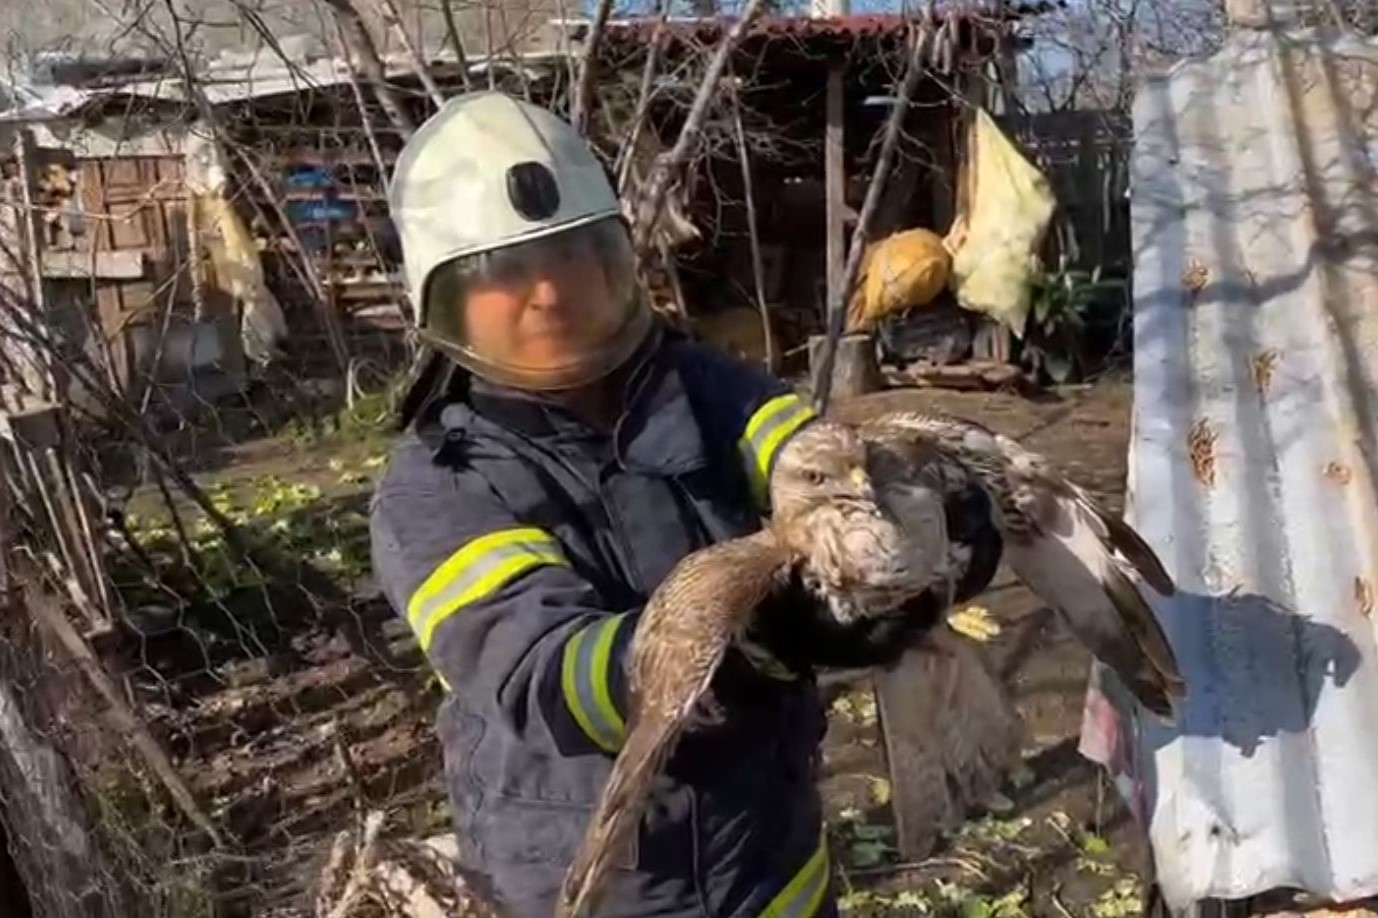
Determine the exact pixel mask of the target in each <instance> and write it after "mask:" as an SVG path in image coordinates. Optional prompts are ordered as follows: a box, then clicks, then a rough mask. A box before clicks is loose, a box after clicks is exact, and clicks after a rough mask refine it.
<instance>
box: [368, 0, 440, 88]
mask: <svg viewBox="0 0 1378 918" xmlns="http://www.w3.org/2000/svg"><path fill="white" fill-rule="evenodd" d="M378 7H379V12H381V13H382V14H383V21H384V22H385V23H387V25H388V28H390V29H392V31H393V34H395V35H396V36H397V40H398V41H399V42H401V43H402V48H403V50H405V51H406V52H407V57H409V58H411V66H412V70H413V71H414V72H415V73H416V78H417V79H418V80H420V81H421V85H422V86H424V87H426V94H427V95H428V96H430V97H431V103H432V104H433V105H435V107H436V108H440V106H442V105H444V104H445V95H444V93H442V92H441V91H440V86H439V84H437V83H436V81H435V77H433V76H431V69H430V68H429V67H427V66H426V56H425V54H423V53H422V50H421V49H419V48H417V47H416V43H415V42H414V41H412V40H411V35H410V34H409V33H408V32H407V27H406V25H405V24H404V23H403V22H402V14H401V13H400V12H398V10H397V4H396V3H394V2H393V0H378Z"/></svg>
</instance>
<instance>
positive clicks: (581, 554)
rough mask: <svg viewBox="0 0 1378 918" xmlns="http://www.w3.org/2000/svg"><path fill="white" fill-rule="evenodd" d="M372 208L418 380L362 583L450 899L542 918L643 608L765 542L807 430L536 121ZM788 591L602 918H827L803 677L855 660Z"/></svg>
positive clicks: (736, 660) (592, 161) (522, 108)
mask: <svg viewBox="0 0 1378 918" xmlns="http://www.w3.org/2000/svg"><path fill="white" fill-rule="evenodd" d="M390 195H391V197H390V203H391V208H392V215H393V219H394V221H395V223H396V225H397V227H398V231H399V233H400V235H401V240H402V248H403V256H404V261H405V271H406V280H407V285H408V290H409V293H410V299H411V303H412V305H413V307H414V310H415V315H414V318H415V323H416V330H417V333H418V335H419V338H420V339H421V341H422V342H423V344H424V347H425V348H426V349H427V351H428V353H429V357H428V358H427V359H426V361H425V368H424V370H423V371H422V372H421V373H420V375H419V377H418V378H417V380H416V381H415V384H414V385H413V387H412V389H411V391H410V392H409V394H408V396H407V398H406V400H405V402H404V407H403V415H404V425H405V426H406V428H407V431H406V433H405V434H404V436H403V437H402V439H401V440H400V442H399V443H398V445H397V446H396V447H395V449H394V451H393V453H392V456H391V458H390V462H389V466H388V469H387V472H386V474H385V475H384V477H383V479H382V481H381V482H380V483H379V485H378V488H377V491H376V493H375V496H374V501H373V505H372V513H371V530H372V539H373V559H374V567H375V571H376V574H377V576H378V579H379V581H380V583H381V585H382V587H383V589H384V591H385V592H386V594H387V596H388V598H389V601H390V602H391V603H392V605H393V606H394V607H395V609H396V610H397V612H398V613H399V614H400V615H403V616H405V618H406V619H407V621H408V622H409V623H410V624H411V626H412V628H413V629H414V631H415V633H416V635H417V636H418V638H419V641H420V644H421V647H422V649H423V650H424V651H425V654H426V656H427V658H428V660H429V662H430V664H431V666H432V667H434V669H435V671H436V673H437V676H438V678H439V680H440V682H441V684H442V685H443V687H444V689H445V693H446V695H445V700H444V702H443V704H442V705H441V708H440V712H439V715H438V723H437V732H438V735H439V740H440V744H441V747H442V749H443V751H444V758H445V767H446V778H447V783H448V789H449V793H450V797H451V802H452V805H453V809H454V820H455V825H456V829H457V836H458V842H459V860H460V870H461V874H462V876H463V877H464V879H465V882H466V885H467V886H468V888H469V889H470V891H472V892H474V893H476V894H478V895H479V896H481V897H482V898H485V899H487V900H489V901H490V902H491V903H492V904H494V905H495V906H496V907H497V908H498V909H500V910H501V911H503V912H504V913H506V914H511V915H516V916H522V918H525V916H533V918H534V916H548V915H550V914H551V913H552V911H553V909H554V905H555V901H556V898H557V893H558V890H559V886H560V881H561V878H562V875H563V872H564V870H565V869H566V867H567V865H568V863H569V860H570V859H571V858H572V856H573V853H574V850H575V848H576V846H577V845H578V843H579V840H580V837H581V835H582V833H583V832H584V829H585V826H586V823H587V820H588V817H589V814H590V812H591V811H592V808H593V806H594V804H595V802H596V801H597V799H598V795H599V792H600V790H601V788H602V786H603V783H604V780H605V779H606V777H607V774H608V770H609V766H610V764H611V762H612V758H613V756H615V755H616V752H617V749H618V744H619V742H620V740H621V738H622V736H623V734H624V731H625V717H626V710H627V702H626V681H625V676H624V673H623V667H622V660H623V658H624V656H625V653H626V650H627V647H628V642H629V639H630V637H631V634H632V631H633V629H634V628H635V626H636V616H637V610H638V609H639V608H640V607H641V606H642V604H644V602H645V601H646V599H647V597H648V596H649V595H650V593H651V592H652V591H653V590H654V589H655V587H656V585H657V584H658V583H659V582H660V580H661V579H662V578H663V577H664V576H665V575H666V573H668V572H669V570H670V568H671V567H672V566H673V565H674V564H675V563H676V562H677V561H678V560H679V559H680V558H682V557H684V555H685V554H687V553H689V552H691V551H693V550H695V549H697V548H700V547H702V546H704V545H706V544H710V543H712V542H714V541H718V540H721V539H726V538H732V537H736V536H740V535H744V534H747V533H749V532H751V531H753V530H755V529H756V528H758V527H759V525H760V517H761V514H762V513H765V512H768V508H767V507H764V506H763V505H762V500H763V495H764V494H765V492H766V488H765V483H766V478H767V476H768V475H769V472H770V469H771V464H772V461H773V459H774V457H775V456H777V455H778V454H779V451H780V448H781V446H782V445H783V444H784V443H785V442H786V441H787V440H788V438H789V437H790V435H791V434H792V433H794V432H795V431H797V430H799V429H800V428H801V427H802V426H803V425H804V424H806V423H808V421H809V420H810V419H811V418H812V417H813V412H812V411H811V410H810V408H809V407H808V405H807V404H806V403H805V402H804V401H802V400H801V399H800V398H799V397H798V396H796V395H795V394H793V392H792V391H791V389H790V388H789V387H788V386H787V385H785V384H783V383H782V382H780V381H779V380H777V379H774V378H772V377H770V376H769V375H766V374H764V373H762V372H760V371H758V370H756V369H753V368H751V367H749V366H747V365H744V364H741V363H738V362H736V361H734V360H732V359H730V358H728V357H727V356H726V355H722V354H719V353H717V352H714V351H711V350H709V349H707V348H705V347H701V346H699V345H697V344H694V343H692V342H690V341H688V340H685V339H684V338H682V337H680V336H678V335H676V334H674V333H672V332H671V331H670V330H669V329H668V328H666V327H664V326H662V325H661V324H660V323H659V322H657V321H656V320H655V319H654V318H653V317H652V314H651V313H650V311H649V310H648V309H647V307H646V305H645V303H644V300H643V298H642V296H641V294H640V291H639V290H638V289H637V284H636V281H635V272H634V269H633V254H632V249H631V245H630V242H629V238H628V233H627V230H626V227H625V225H624V223H623V221H622V219H621V217H620V213H619V209H618V202H617V199H616V196H615V194H614V192H613V190H612V187H611V185H610V184H609V182H608V180H607V177H606V173H605V171H604V169H603V167H602V166H601V165H600V163H599V162H598V160H597V159H596V158H595V157H594V155H593V154H592V152H591V151H590V150H589V149H588V147H587V146H586V145H585V144H584V143H583V141H582V139H581V138H580V137H579V136H578V134H577V133H576V132H575V131H574V130H573V129H572V128H571V127H570V126H569V125H567V124H566V123H564V122H563V121H561V120H560V119H558V118H557V117H556V116H554V115H552V114H551V113H549V112H547V111H545V110H543V109H540V108H536V107H533V106H531V105H528V104H525V103H523V102H520V101H517V100H514V99H512V98H510V97H508V96H506V95H503V94H501V93H496V92H484V93H474V94H469V95H464V96H460V97H457V98H455V99H452V100H451V101H449V102H448V103H447V104H446V105H445V106H444V107H443V108H442V109H441V110H440V111H439V112H438V113H436V114H435V115H434V116H433V117H432V118H431V119H430V120H429V121H427V122H426V124H424V125H423V126H422V127H421V128H420V130H418V131H417V132H416V134H415V135H413V136H412V138H411V139H410V140H409V141H408V143H407V145H406V148H405V149H404V150H403V152H402V154H401V156H400V158H399V159H398V162H397V165H396V170H395V173H394V176H393V182H392V188H391V193H390ZM998 554H999V551H998V547H997V548H995V549H994V550H993V551H992V552H989V553H987V555H986V556H983V560H982V562H981V563H980V564H976V565H973V569H972V571H973V572H972V574H971V575H969V577H968V582H967V583H966V584H965V588H964V590H963V592H964V594H968V595H969V594H973V593H975V592H978V591H979V590H980V589H981V588H983V587H984V586H985V584H986V582H988V581H989V579H990V576H991V574H992V573H993V571H994V564H995V560H997V559H998ZM987 562H989V563H987ZM801 594H802V590H800V589H798V588H797V587H795V588H794V589H787V590H785V591H783V592H782V595H781V596H779V597H773V598H772V603H773V608H775V609H777V610H778V611H777V612H776V613H775V614H774V615H773V616H772V617H771V618H770V620H771V621H775V622H777V623H785V624H786V627H783V628H781V627H778V626H777V627H774V628H769V627H763V628H762V629H761V640H762V642H764V643H765V645H766V647H767V649H769V650H772V651H775V652H776V656H777V658H778V659H777V660H776V661H771V662H772V663H773V664H774V665H762V664H760V663H759V662H757V663H753V662H751V661H749V660H748V659H747V658H746V656H745V655H741V654H737V653H735V652H734V653H733V655H732V656H731V658H730V659H729V660H728V661H727V663H726V664H725V665H724V666H723V668H722V671H721V672H720V674H719V675H718V677H717V682H715V685H714V694H715V696H716V697H717V698H718V699H719V700H720V702H721V703H722V705H723V707H724V708H725V710H726V712H727V716H726V717H725V719H724V722H723V723H721V724H720V725H716V726H713V727H710V728H706V729H704V730H702V731H699V732H696V733H694V734H692V735H690V736H688V737H686V738H685V739H684V740H683V741H682V743H681V745H680V747H679V749H678V750H677V752H676V753H675V755H674V757H673V759H672V762H671V764H670V767H669V769H668V773H667V776H666V779H665V781H664V783H663V785H662V786H660V787H659V788H658V791H657V794H656V798H655V801H654V803H653V805H652V806H651V808H650V811H649V813H648V814H647V816H646V818H645V819H644V821H643V823H642V826H641V830H640V832H639V834H638V837H637V839H636V843H635V844H634V845H633V846H632V847H631V850H629V851H628V852H627V853H626V855H625V858H624V860H623V862H622V863H620V864H619V865H618V869H617V870H616V871H615V875H614V876H613V878H612V881H611V883H610V884H609V887H608V894H607V895H606V897H605V899H604V903H603V906H602V908H601V909H600V915H607V916H609V918H616V916H633V915H665V916H686V918H687V916H710V915H711V916H755V915H791V916H814V915H831V914H834V912H835V906H834V905H833V902H832V896H831V891H830V866H829V861H828V854H827V846H826V844H825V840H824V835H823V819H822V816H823V814H822V809H821V803H820V799H819V795H818V792H817V790H816V780H817V777H818V774H817V770H816V769H817V762H818V749H819V744H820V741H821V740H822V737H823V733H824V729H825V718H824V711H823V708H822V704H821V702H820V699H819V695H818V692H817V689H816V686H815V683H814V680H813V677H812V675H811V665H812V664H816V663H828V662H830V658H829V653H835V652H836V650H837V648H839V647H845V646H846V645H847V641H846V640H845V636H843V635H839V634H837V633H833V632H827V633H822V632H820V634H821V638H820V639H819V640H814V641H812V642H811V641H810V640H809V639H808V636H807V629H803V628H796V627H795V625H794V624H791V623H790V622H791V621H796V620H797V621H800V622H803V621H807V620H817V619H818V614H817V612H816V610H814V611H813V612H810V611H809V610H810V609H811V608H812V607H811V606H810V605H809V603H808V602H807V600H806V599H805V598H804V597H803V596H802V595H801ZM796 613H797V615H796ZM762 614H763V616H764V610H763V613H762ZM791 615H795V616H796V617H795V619H791V618H790V616H791ZM771 632H773V634H772V633H771ZM862 638H863V640H862V644H863V645H864V643H865V639H866V636H862ZM853 649H854V650H855V648H853ZM891 649H893V648H891ZM882 652H883V653H888V652H889V651H888V650H883V651H882ZM868 653H869V651H867V652H864V653H862V654H861V656H860V657H856V655H855V654H853V656H852V657H849V658H848V659H846V660H840V661H838V662H845V663H847V664H849V665H851V664H857V663H865V662H869V661H871V660H872V659H873V658H874V654H872V655H870V656H868Z"/></svg>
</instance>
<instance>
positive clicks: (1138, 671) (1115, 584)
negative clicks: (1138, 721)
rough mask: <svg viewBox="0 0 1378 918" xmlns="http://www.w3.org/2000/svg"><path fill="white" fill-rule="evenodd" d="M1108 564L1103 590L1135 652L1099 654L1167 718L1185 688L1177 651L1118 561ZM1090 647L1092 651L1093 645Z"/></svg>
mask: <svg viewBox="0 0 1378 918" xmlns="http://www.w3.org/2000/svg"><path fill="white" fill-rule="evenodd" d="M1108 567H1109V574H1108V576H1107V577H1106V583H1105V593H1106V595H1107V596H1109V597H1110V602H1111V603H1112V604H1113V605H1114V606H1115V609H1116V611H1118V612H1119V617H1120V621H1121V622H1123V623H1124V627H1125V629H1126V630H1127V631H1128V632H1129V634H1130V636H1131V637H1132V638H1133V640H1134V643H1135V645H1136V646H1137V648H1138V650H1139V655H1138V656H1137V657H1136V658H1135V659H1133V660H1127V659H1126V660H1117V659H1114V658H1106V657H1101V661H1102V662H1104V663H1106V664H1109V665H1110V666H1111V668H1112V669H1114V670H1115V673H1116V675H1118V676H1119V677H1120V678H1121V679H1122V680H1123V681H1124V682H1125V685H1126V687H1127V688H1128V689H1129V690H1130V691H1131V692H1133V693H1134V695H1135V697H1137V698H1138V699H1139V700H1140V701H1141V702H1143V704H1144V706H1145V707H1147V708H1148V709H1149V710H1150V711H1152V712H1153V713H1155V714H1157V715H1159V716H1161V717H1166V718H1168V719H1169V720H1171V719H1172V718H1173V716H1174V715H1173V703H1174V702H1176V701H1180V700H1181V699H1182V697H1183V696H1185V695H1186V690H1187V683H1186V680H1185V679H1183V678H1182V673H1181V670H1180V669H1179V668H1178V665H1177V655H1176V654H1175V653H1173V650H1172V644H1171V643H1170V642H1169V641H1168V638H1167V634H1166V632H1164V631H1163V626H1162V625H1161V624H1160V623H1159V622H1158V617H1157V616H1156V615H1154V614H1153V608H1152V607H1151V606H1150V605H1149V604H1148V602H1147V601H1145V600H1144V597H1143V594H1142V593H1140V592H1139V588H1138V586H1137V585H1136V584H1135V583H1134V581H1133V580H1132V579H1131V578H1130V577H1129V575H1128V574H1127V573H1126V572H1125V571H1124V570H1123V569H1122V568H1121V567H1120V566H1119V565H1118V564H1115V563H1113V562H1112V563H1111V564H1110V565H1108ZM1090 649H1092V650H1093V652H1094V648H1090ZM1097 656H1099V654H1097ZM1116 656H1122V655H1116Z"/></svg>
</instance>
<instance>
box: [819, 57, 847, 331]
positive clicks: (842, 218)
mask: <svg viewBox="0 0 1378 918" xmlns="http://www.w3.org/2000/svg"><path fill="white" fill-rule="evenodd" d="M845 74H846V66H845V65H844V64H841V63H837V64H833V65H832V66H831V67H829V68H828V98H827V119H828V123H827V127H826V128H825V129H824V132H823V187H824V195H825V197H826V200H827V223H828V226H827V236H826V240H827V242H826V244H827V249H826V252H827V254H826V256H825V259H824V264H825V265H826V266H827V271H828V297H827V302H828V303H829V304H830V305H831V304H832V303H834V302H836V301H837V300H838V298H840V297H841V296H842V295H843V293H842V283H843V273H844V271H845V269H846V257H847V255H846V232H847V227H846V214H847V199H846V193H845V192H846V186H847V164H846V161H845V156H844V147H843V143H844V140H845V137H844V134H843V108H842V85H843V84H842V81H843V77H844V76H845Z"/></svg>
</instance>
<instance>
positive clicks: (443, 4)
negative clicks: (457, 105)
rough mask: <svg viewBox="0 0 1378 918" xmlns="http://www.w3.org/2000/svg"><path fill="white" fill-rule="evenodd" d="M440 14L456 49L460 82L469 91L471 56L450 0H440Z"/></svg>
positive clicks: (446, 31) (451, 42)
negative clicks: (465, 45)
mask: <svg viewBox="0 0 1378 918" xmlns="http://www.w3.org/2000/svg"><path fill="white" fill-rule="evenodd" d="M440 15H441V16H442V17H443V18H444V20H445V34H446V35H447V36H449V39H450V45H451V46H452V47H453V48H454V49H455V61H456V62H457V64H458V65H459V83H460V85H461V86H463V87H464V91H465V92H468V91H469V90H470V89H471V88H472V87H471V86H470V84H469V56H468V55H467V54H465V53H464V39H463V38H461V37H460V34H459V25H458V24H457V23H456V22H455V11H454V9H453V8H452V7H451V6H450V0H440Z"/></svg>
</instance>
